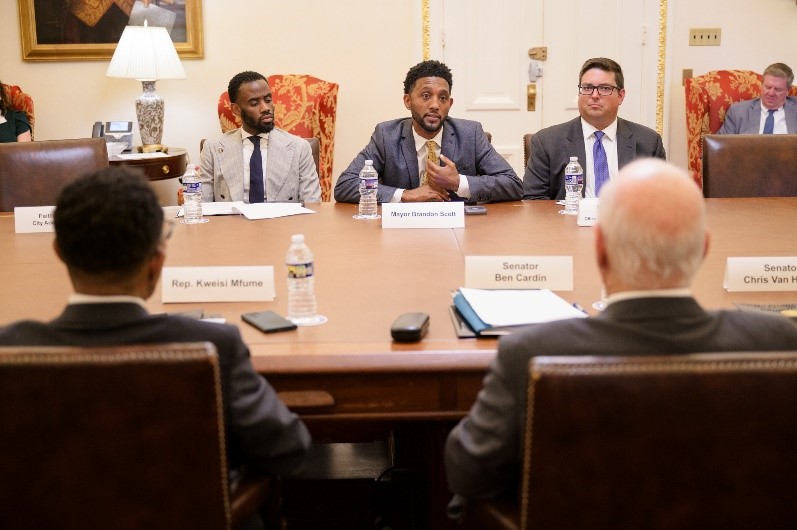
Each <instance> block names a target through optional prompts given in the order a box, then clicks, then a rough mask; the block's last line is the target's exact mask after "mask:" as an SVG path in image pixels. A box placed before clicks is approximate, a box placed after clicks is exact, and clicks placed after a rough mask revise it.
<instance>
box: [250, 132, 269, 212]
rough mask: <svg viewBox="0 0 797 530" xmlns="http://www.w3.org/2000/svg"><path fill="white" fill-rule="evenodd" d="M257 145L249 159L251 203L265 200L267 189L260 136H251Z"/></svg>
mask: <svg viewBox="0 0 797 530" xmlns="http://www.w3.org/2000/svg"><path fill="white" fill-rule="evenodd" d="M249 139H250V140H252V143H253V144H254V145H255V149H254V151H252V158H250V159H249V203H250V204H254V203H256V202H264V200H265V196H266V191H265V189H264V188H263V157H262V156H260V137H259V136H250V137H249Z"/></svg>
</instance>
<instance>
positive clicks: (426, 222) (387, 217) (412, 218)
mask: <svg viewBox="0 0 797 530" xmlns="http://www.w3.org/2000/svg"><path fill="white" fill-rule="evenodd" d="M464 206H465V203H464V202H416V203H407V202H396V203H392V202H391V203H383V204H382V228H463V227H464V226H465V208H464Z"/></svg>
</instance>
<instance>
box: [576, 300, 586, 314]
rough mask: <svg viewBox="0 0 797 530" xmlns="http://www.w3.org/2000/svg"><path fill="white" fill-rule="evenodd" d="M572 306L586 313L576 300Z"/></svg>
mask: <svg viewBox="0 0 797 530" xmlns="http://www.w3.org/2000/svg"><path fill="white" fill-rule="evenodd" d="M573 307H575V308H576V309H578V310H579V311H581V312H582V313H584V314H585V315H586V314H587V312H586V311H584V308H583V307H581V304H579V303H578V302H573Z"/></svg>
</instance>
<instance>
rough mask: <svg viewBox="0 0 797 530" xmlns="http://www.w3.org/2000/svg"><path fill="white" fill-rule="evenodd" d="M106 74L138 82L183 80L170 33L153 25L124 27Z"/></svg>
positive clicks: (183, 76)
mask: <svg viewBox="0 0 797 530" xmlns="http://www.w3.org/2000/svg"><path fill="white" fill-rule="evenodd" d="M105 75H106V76H108V77H121V78H125V79H138V80H139V81H155V80H157V79H185V71H184V70H183V65H182V63H180V58H179V57H178V56H177V50H175V49H174V43H173V42H172V38H171V37H170V36H169V32H168V31H166V28H161V27H156V26H127V27H126V28H125V30H124V32H123V33H122V38H120V39H119V44H117V45H116V51H114V52H113V58H112V59H111V64H109V65H108V71H107V72H106V73H105Z"/></svg>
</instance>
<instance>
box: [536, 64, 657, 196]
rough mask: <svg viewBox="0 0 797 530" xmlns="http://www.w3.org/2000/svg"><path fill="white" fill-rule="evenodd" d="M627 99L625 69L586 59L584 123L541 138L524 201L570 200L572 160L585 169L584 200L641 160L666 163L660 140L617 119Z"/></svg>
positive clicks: (581, 80)
mask: <svg viewBox="0 0 797 530" xmlns="http://www.w3.org/2000/svg"><path fill="white" fill-rule="evenodd" d="M624 99H625V80H624V78H623V70H622V68H620V65H619V64H617V63H616V62H615V61H613V60H611V59H606V58H604V57H596V58H594V59H587V61H586V62H585V63H584V65H583V66H582V67H581V72H580V73H579V76H578V112H579V117H577V118H575V119H573V120H570V121H568V122H565V123H560V124H559V125H553V126H551V127H547V128H545V129H542V130H541V131H539V132H537V133H536V134H535V135H534V136H533V137H532V139H531V153H530V154H529V160H528V163H527V165H526V174H525V175H524V177H523V198H524V199H554V200H561V199H564V198H565V183H564V180H565V167H566V166H567V163H568V162H569V161H570V157H571V156H576V157H578V162H579V163H580V164H581V167H582V168H584V187H583V189H582V191H581V193H582V195H583V196H584V197H597V196H598V194H599V193H600V189H601V187H602V186H603V185H604V184H606V183H607V182H609V181H610V180H611V179H612V178H614V176H615V175H617V172H618V171H619V170H620V168H622V167H623V166H625V165H626V164H628V163H629V162H631V161H632V160H634V159H636V158H642V157H656V158H661V159H664V158H665V152H664V144H663V143H662V140H661V136H659V134H658V133H657V132H656V131H654V130H652V129H649V128H647V127H645V126H643V125H639V124H637V123H633V122H630V121H628V120H624V119H622V118H618V117H617V112H618V111H619V109H620V105H622V104H623V100H624Z"/></svg>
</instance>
